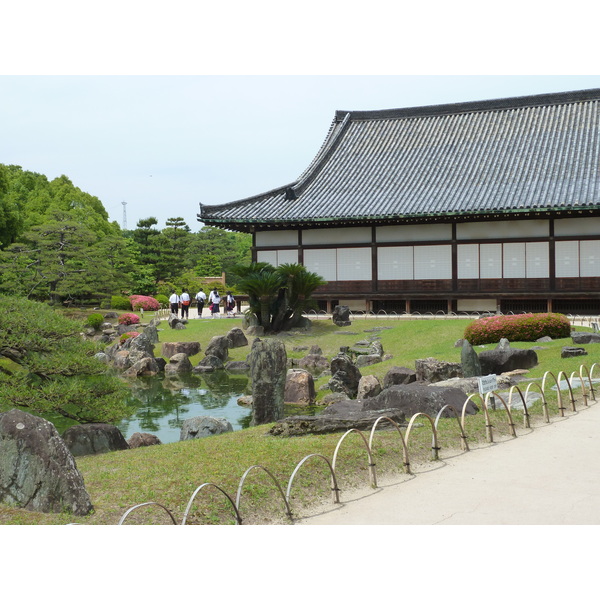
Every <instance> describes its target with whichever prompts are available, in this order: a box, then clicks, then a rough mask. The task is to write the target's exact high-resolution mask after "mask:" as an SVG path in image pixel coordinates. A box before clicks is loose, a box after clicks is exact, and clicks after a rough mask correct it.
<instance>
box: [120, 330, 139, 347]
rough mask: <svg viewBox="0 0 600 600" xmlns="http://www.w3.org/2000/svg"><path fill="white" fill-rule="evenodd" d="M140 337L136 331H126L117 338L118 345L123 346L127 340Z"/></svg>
mask: <svg viewBox="0 0 600 600" xmlns="http://www.w3.org/2000/svg"><path fill="white" fill-rule="evenodd" d="M138 335H140V334H139V333H138V332H137V331H127V332H125V333H124V334H123V335H122V336H121V337H120V338H119V344H123V343H124V342H125V341H127V340H128V339H129V338H135V337H137V336H138Z"/></svg>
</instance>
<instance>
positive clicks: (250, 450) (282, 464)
mask: <svg viewBox="0 0 600 600" xmlns="http://www.w3.org/2000/svg"><path fill="white" fill-rule="evenodd" d="M150 318H151V316H149V315H145V317H144V320H145V321H149V320H150ZM468 322H469V321H467V320H453V319H447V320H443V319H439V320H418V321H405V320H398V321H391V320H383V319H368V320H356V321H354V322H353V323H352V325H351V327H346V328H338V327H336V326H334V325H333V324H332V322H331V321H329V320H320V321H314V322H313V327H312V329H311V330H310V331H309V332H302V333H294V334H293V335H281V336H280V339H282V340H283V341H284V342H285V344H286V349H287V352H288V356H289V357H301V356H303V355H305V354H306V350H300V349H298V348H299V347H306V346H308V347H310V346H311V345H313V344H317V345H319V346H320V347H321V349H322V350H323V353H324V354H325V355H326V356H327V357H328V358H331V357H333V356H334V355H335V354H336V353H337V352H338V351H339V348H340V347H341V346H352V345H353V344H354V343H355V342H356V341H358V340H362V339H367V338H368V337H369V336H378V338H379V339H380V341H381V343H382V345H383V348H384V352H385V353H386V354H389V355H391V358H390V359H389V360H386V361H384V362H382V363H379V364H376V365H372V366H369V367H365V368H362V369H361V373H362V374H363V375H367V374H373V375H376V376H377V377H380V378H383V376H384V374H385V373H386V372H387V370H388V369H389V368H391V367H392V366H405V367H410V368H414V361H415V359H417V358H427V357H435V358H437V359H440V360H448V361H453V362H459V361H460V348H457V347H455V346H454V344H455V342H456V340H458V339H460V338H462V334H463V331H464V328H465V327H466V325H467V324H468ZM240 326H241V319H239V318H237V319H225V318H223V319H218V320H211V319H202V320H199V319H192V320H190V322H189V324H188V326H187V328H186V329H185V330H171V329H169V328H168V326H167V324H166V322H165V323H164V327H162V328H161V331H160V332H159V337H160V342H161V343H162V342H167V341H199V342H200V344H201V347H202V352H201V353H200V355H197V356H196V357H192V362H193V364H197V362H199V361H200V360H201V358H202V357H203V356H204V352H203V351H204V349H205V348H206V346H207V344H208V342H209V341H210V339H211V338H212V337H213V336H215V335H222V334H224V333H226V332H227V331H228V330H229V329H230V328H232V327H240ZM378 328H381V329H379V330H378V331H369V330H373V329H378ZM580 329H581V328H580ZM251 344H252V338H249V346H247V347H244V348H236V349H233V350H232V351H231V352H230V358H231V359H232V360H243V359H245V358H246V356H247V354H248V352H249V351H250V346H251ZM571 344H572V342H571V340H570V338H569V339H566V340H555V341H552V342H548V343H544V344H543V346H544V349H543V350H538V356H539V359H540V365H539V366H538V367H536V368H535V369H532V370H531V372H530V376H531V377H537V378H540V377H542V376H543V374H544V372H545V371H546V370H553V371H555V372H556V373H558V372H559V371H565V372H566V373H567V375H570V373H571V372H572V371H574V370H578V369H579V365H580V364H584V365H586V366H587V367H588V368H590V367H591V365H592V364H594V363H595V362H600V344H590V345H588V346H586V350H587V351H588V353H589V355H588V356H586V357H582V360H580V359H561V358H560V349H561V347H562V346H564V345H571ZM538 345H539V344H535V343H533V344H530V343H515V344H513V346H515V347H532V346H538ZM295 348H296V349H295ZM476 349H477V351H480V350H482V349H483V347H478V348H476ZM155 354H156V355H157V356H160V354H161V350H160V344H159V345H157V347H156V349H155ZM583 359H585V360H583ZM324 381H325V380H324ZM324 381H323V383H324ZM320 383H321V382H319V383H317V387H318V386H319V385H320ZM321 394H323V392H321ZM549 403H550V410H551V414H552V418H558V417H557V409H556V402H555V400H554V399H553V398H551V399H550V400H549ZM531 415H532V424H533V426H536V424H537V425H539V424H540V423H541V422H542V421H541V419H542V412H541V408H540V407H539V406H536V407H534V408H532V409H531ZM522 421H523V420H522V418H521V417H520V416H515V424H516V427H517V435H519V434H521V433H522V432H523V422H522ZM492 422H493V426H494V440H495V442H497V441H500V440H501V439H507V438H508V436H509V433H510V431H509V424H508V420H507V415H506V413H505V412H504V411H496V412H495V413H493V414H492ZM268 430H269V426H268V425H264V426H260V427H255V428H250V429H245V430H242V431H237V432H234V433H228V434H224V435H221V436H215V437H211V438H205V439H200V440H191V441H186V442H179V443H173V444H165V445H162V446H154V447H147V448H140V449H137V450H128V451H123V452H113V453H109V454H104V455H98V456H88V457H80V458H78V459H77V464H78V467H79V469H80V471H81V472H82V474H83V476H84V479H85V483H86V488H87V490H88V492H89V493H90V495H91V498H92V503H93V504H94V507H95V511H94V513H93V514H91V515H89V516H87V517H84V518H80V517H73V516H72V515H68V514H60V515H44V514H39V513H32V512H28V511H24V510H17V509H10V508H7V507H0V523H3V524H66V523H72V522H77V523H84V524H90V525H92V524H116V523H118V521H119V519H120V517H121V516H122V515H123V513H124V512H125V511H126V510H127V509H128V508H130V507H132V506H134V505H136V504H140V503H145V502H156V503H160V504H162V505H164V506H166V507H168V508H169V509H170V510H171V511H172V513H173V514H174V516H175V518H176V520H177V522H181V519H182V517H183V514H184V512H185V510H186V506H187V503H188V500H189V499H190V497H191V495H192V493H193V492H194V490H195V489H196V488H197V487H198V486H200V485H201V484H204V483H210V484H213V485H209V486H206V487H204V488H203V489H202V491H201V492H200V493H199V494H198V496H197V497H196V500H195V502H194V504H193V507H192V510H191V511H190V514H189V516H188V523H197V524H211V523H219V524H231V523H234V513H233V511H232V509H231V505H230V504H229V502H228V501H227V499H226V498H225V496H224V495H223V494H221V493H220V492H219V491H218V490H217V488H216V487H215V486H219V487H220V488H222V489H223V490H225V491H226V492H227V493H228V494H229V495H230V496H231V497H232V498H233V499H234V500H235V497H236V493H237V492H238V486H239V484H240V480H241V478H242V476H243V475H244V473H245V472H246V470H247V469H249V468H250V467H253V466H254V465H260V467H256V468H254V469H251V471H250V472H249V473H248V475H247V477H246V479H245V481H244V486H243V489H242V492H241V494H242V495H241V503H240V508H241V512H242V517H243V519H244V523H274V522H275V523H276V522H282V523H285V522H287V521H286V515H285V511H284V503H283V501H282V499H281V496H280V494H279V492H278V490H277V488H276V486H275V485H274V484H273V480H272V479H271V475H272V476H273V477H275V479H276V480H277V481H278V482H279V484H280V486H281V488H282V490H283V493H284V494H285V492H286V488H287V484H288V481H289V479H290V476H291V475H292V473H293V472H294V469H295V468H296V466H297V465H298V464H299V463H300V461H302V459H304V458H305V457H307V456H308V455H312V454H319V455H322V456H324V457H326V458H328V459H329V460H330V461H331V460H332V458H333V455H334V452H335V450H336V446H337V444H338V442H339V441H340V439H341V438H342V434H330V435H321V436H316V435H310V436H305V437H300V438H287V439H286V438H277V437H271V436H268V435H266V433H267V431H268ZM485 431H486V427H485V422H484V419H483V415H482V414H479V415H476V416H473V417H468V418H467V422H466V433H467V438H468V441H469V444H470V446H471V447H474V446H476V445H478V444H486V443H487V442H486V439H485ZM365 438H366V439H368V433H367V434H365ZM431 443H432V436H431V428H430V426H429V424H428V422H427V421H426V420H425V419H422V426H420V427H417V428H415V429H413V430H412V432H411V435H410V440H409V455H410V464H411V468H412V469H413V472H418V470H419V468H423V466H425V465H427V463H428V461H430V460H431ZM438 446H439V447H440V448H441V450H440V458H441V459H442V460H443V459H444V457H448V456H453V455H456V454H458V453H460V452H462V450H461V449H460V431H459V426H458V424H457V422H456V420H455V419H442V420H441V421H440V427H439V439H438ZM374 461H375V463H376V465H377V467H376V468H377V476H378V478H379V479H381V478H382V477H385V476H405V477H406V475H403V455H402V445H401V442H400V438H399V435H398V433H397V432H396V431H386V432H378V434H377V436H376V437H375V446H374ZM368 464H369V460H368V456H367V453H366V449H365V439H364V438H363V437H361V436H360V434H357V433H356V432H352V434H349V435H348V436H346V437H345V438H344V443H343V445H342V446H341V447H340V449H339V453H338V457H337V465H336V473H337V475H338V486H339V487H340V489H341V495H342V501H343V495H344V490H348V489H349V488H350V487H354V486H357V485H368V483H369V473H368ZM265 469H266V470H268V473H267V472H266V471H265ZM269 473H270V474H271V475H269ZM330 488H331V482H330V476H329V471H328V467H327V465H326V463H325V461H323V460H322V459H321V458H320V457H312V458H311V459H308V460H306V462H305V463H304V464H303V466H302V468H301V469H300V470H299V471H298V473H297V475H296V477H295V479H294V485H293V489H292V495H291V508H292V512H293V514H294V515H295V516H296V517H299V516H302V514H303V513H305V512H306V511H308V510H310V507H311V505H313V504H314V503H322V502H325V503H331V489H330ZM128 522H132V523H134V522H143V523H166V522H168V520H167V519H166V513H164V511H162V510H160V509H159V508H158V507H157V506H156V505H149V506H147V507H144V508H141V509H140V510H138V511H135V512H134V513H132V514H131V516H130V518H129V519H128Z"/></svg>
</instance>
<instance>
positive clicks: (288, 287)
mask: <svg viewBox="0 0 600 600" xmlns="http://www.w3.org/2000/svg"><path fill="white" fill-rule="evenodd" d="M236 274H237V275H239V276H240V277H241V280H240V281H239V282H238V284H237V287H238V289H239V290H240V291H242V292H244V293H246V294H248V303H249V312H251V313H253V314H254V315H255V316H256V318H257V320H258V322H259V325H262V327H263V328H264V330H265V332H273V333H277V332H279V331H285V330H287V329H290V328H291V327H294V326H296V325H298V324H299V323H300V321H301V319H302V313H303V311H305V310H307V309H308V308H309V307H310V306H312V304H313V301H312V299H311V295H312V294H313V292H314V291H315V290H316V289H317V288H318V287H319V286H320V285H324V284H325V283H326V281H325V280H324V279H323V278H322V277H321V276H320V275H317V274H316V273H312V272H310V271H307V270H306V267H304V266H303V265H298V264H282V265H279V267H273V265H270V264H268V263H252V264H251V265H249V266H247V267H240V268H238V269H236Z"/></svg>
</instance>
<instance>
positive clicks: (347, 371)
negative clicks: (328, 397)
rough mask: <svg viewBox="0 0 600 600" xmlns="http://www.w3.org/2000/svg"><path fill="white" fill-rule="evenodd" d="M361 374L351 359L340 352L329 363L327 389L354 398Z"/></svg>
mask: <svg viewBox="0 0 600 600" xmlns="http://www.w3.org/2000/svg"><path fill="white" fill-rule="evenodd" d="M360 378H361V373H360V371H359V369H358V367H357V366H356V365H355V364H354V363H353V362H352V359H351V358H350V357H349V356H348V355H347V354H345V353H342V352H340V353H339V354H338V355H337V356H335V357H334V358H333V359H332V361H331V379H330V380H329V384H328V385H329V389H330V390H331V391H332V392H341V393H343V394H346V395H347V396H349V397H350V398H356V394H357V393H358V384H359V383H360Z"/></svg>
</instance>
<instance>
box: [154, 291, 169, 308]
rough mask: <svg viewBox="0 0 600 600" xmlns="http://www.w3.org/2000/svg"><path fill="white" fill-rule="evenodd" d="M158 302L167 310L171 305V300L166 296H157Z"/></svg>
mask: <svg viewBox="0 0 600 600" xmlns="http://www.w3.org/2000/svg"><path fill="white" fill-rule="evenodd" d="M156 300H157V302H158V303H159V304H160V305H161V306H162V307H163V308H165V307H166V306H167V305H168V304H169V298H168V296H165V295H164V294H157V295H156Z"/></svg>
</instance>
